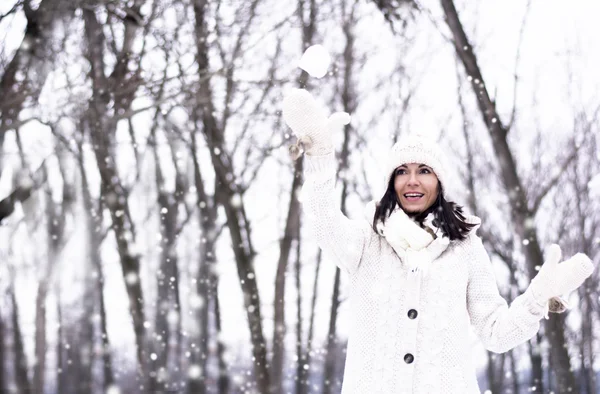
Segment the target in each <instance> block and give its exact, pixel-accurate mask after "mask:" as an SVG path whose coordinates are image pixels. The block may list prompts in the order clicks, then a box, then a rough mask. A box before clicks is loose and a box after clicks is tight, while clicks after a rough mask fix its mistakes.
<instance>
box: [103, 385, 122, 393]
mask: <svg viewBox="0 0 600 394" xmlns="http://www.w3.org/2000/svg"><path fill="white" fill-rule="evenodd" d="M106 394H121V390H119V388H118V387H117V386H108V388H107V389H106Z"/></svg>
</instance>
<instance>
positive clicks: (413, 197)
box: [404, 193, 424, 201]
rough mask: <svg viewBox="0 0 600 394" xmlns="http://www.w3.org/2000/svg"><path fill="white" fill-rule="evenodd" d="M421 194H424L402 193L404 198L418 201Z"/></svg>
mask: <svg viewBox="0 0 600 394" xmlns="http://www.w3.org/2000/svg"><path fill="white" fill-rule="evenodd" d="M423 196H424V194H421V193H406V194H404V198H406V199H407V200H408V201H418V200H419V199H420V198H421V197H423Z"/></svg>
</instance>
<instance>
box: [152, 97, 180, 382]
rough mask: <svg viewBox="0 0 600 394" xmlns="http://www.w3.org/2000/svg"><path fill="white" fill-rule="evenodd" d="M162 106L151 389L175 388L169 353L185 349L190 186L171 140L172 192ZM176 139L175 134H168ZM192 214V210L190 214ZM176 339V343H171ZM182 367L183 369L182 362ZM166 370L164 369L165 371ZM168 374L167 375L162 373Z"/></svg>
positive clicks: (154, 141)
mask: <svg viewBox="0 0 600 394" xmlns="http://www.w3.org/2000/svg"><path fill="white" fill-rule="evenodd" d="M160 111H161V109H160V107H159V108H157V110H156V115H155V117H154V122H153V126H152V128H151V130H150V139H149V143H150V146H151V147H152V152H153V155H154V172H155V178H156V190H157V203H158V204H157V206H158V210H159V212H158V214H159V217H160V234H161V253H160V263H159V268H158V272H157V278H156V280H157V308H156V317H155V335H156V337H155V341H156V342H155V344H154V347H155V349H156V351H155V354H156V355H157V358H156V360H154V362H153V363H152V370H153V371H157V378H156V379H151V380H150V387H149V389H150V391H159V390H166V389H173V387H169V386H170V384H172V383H170V382H168V381H164V380H174V379H171V377H170V376H169V374H168V373H167V372H169V371H168V365H167V361H168V357H169V353H170V350H171V349H173V348H174V349H175V350H176V352H175V354H174V357H175V359H176V360H178V364H179V360H180V349H181V301H180V299H179V266H178V264H179V262H178V258H177V251H176V249H175V246H176V241H177V238H178V237H179V234H180V233H181V231H182V230H183V226H184V225H185V223H186V222H187V221H186V220H184V221H183V222H182V223H180V222H179V209H180V206H181V205H182V204H183V198H184V196H185V190H186V189H187V187H186V186H187V185H186V180H185V177H184V174H183V172H182V168H181V165H180V164H179V163H178V160H177V152H176V147H175V146H173V143H171V157H172V161H173V163H172V164H173V167H174V168H175V190H174V192H173V193H170V192H169V191H168V190H169V188H168V187H167V185H166V180H165V176H164V175H163V169H162V164H161V159H160V156H159V154H158V148H157V135H156V133H157V128H158V126H159V124H160V123H159V119H158V118H159V114H160ZM167 138H169V139H170V140H172V138H171V137H168V136H167ZM188 218H189V214H188ZM170 313H172V314H174V315H172V316H174V317H175V319H174V320H175V322H174V323H175V324H174V325H173V324H170V321H172V320H173V319H172V318H171V319H170V318H169V314H170ZM172 326H174V327H172ZM172 342H173V343H175V346H172V344H171V343H172ZM177 369H178V370H180V369H181V366H180V365H179V366H178V368H177ZM161 371H163V373H161ZM161 376H164V379H162V378H161V379H159V377H161Z"/></svg>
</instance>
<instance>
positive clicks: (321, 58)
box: [298, 45, 331, 78]
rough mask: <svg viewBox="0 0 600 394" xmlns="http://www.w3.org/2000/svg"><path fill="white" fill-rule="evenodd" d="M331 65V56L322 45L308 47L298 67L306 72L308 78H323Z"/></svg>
mask: <svg viewBox="0 0 600 394" xmlns="http://www.w3.org/2000/svg"><path fill="white" fill-rule="evenodd" d="M330 63H331V56H329V53H327V50H326V49H325V48H324V47H323V46H322V45H313V46H310V47H308V48H307V49H306V51H304V54H303V55H302V57H301V58H300V63H299V64H298V67H300V68H301V69H303V70H304V71H306V72H307V73H308V74H310V76H312V77H315V78H323V77H324V76H325V74H327V69H328V68H329V64H330Z"/></svg>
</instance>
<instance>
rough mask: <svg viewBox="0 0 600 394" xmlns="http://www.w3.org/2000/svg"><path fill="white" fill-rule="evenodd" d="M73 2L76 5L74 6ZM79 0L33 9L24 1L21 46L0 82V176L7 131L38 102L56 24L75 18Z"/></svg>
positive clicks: (52, 1) (52, 0)
mask: <svg viewBox="0 0 600 394" xmlns="http://www.w3.org/2000/svg"><path fill="white" fill-rule="evenodd" d="M73 3H75V4H73ZM77 3H78V1H62V0H42V1H41V2H39V6H38V7H37V9H36V10H33V9H32V8H31V5H30V2H29V1H26V2H24V6H23V8H24V11H25V17H26V19H27V26H26V28H25V35H24V37H23V40H22V41H21V45H20V46H19V48H18V49H17V51H16V52H15V55H14V56H13V58H12V59H11V61H10V62H9V63H8V64H7V65H6V67H5V68H4V74H2V76H1V79H0V175H2V169H3V165H2V162H3V151H4V149H3V145H4V136H5V134H6V131H8V130H10V129H14V128H18V127H19V114H20V113H21V110H22V109H23V104H24V103H25V101H27V100H28V99H29V100H31V101H32V102H37V100H38V97H39V95H40V92H41V90H42V87H43V86H44V83H45V82H46V79H47V77H48V75H49V74H50V72H51V71H52V68H51V66H52V65H53V64H54V58H55V55H56V52H55V51H53V50H52V45H51V44H52V41H53V39H54V35H55V34H54V33H55V31H56V29H55V27H56V23H57V22H58V21H59V20H63V22H64V23H65V24H66V23H68V20H69V19H71V18H72V17H73V15H74V12H75V9H76V8H77Z"/></svg>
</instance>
